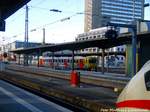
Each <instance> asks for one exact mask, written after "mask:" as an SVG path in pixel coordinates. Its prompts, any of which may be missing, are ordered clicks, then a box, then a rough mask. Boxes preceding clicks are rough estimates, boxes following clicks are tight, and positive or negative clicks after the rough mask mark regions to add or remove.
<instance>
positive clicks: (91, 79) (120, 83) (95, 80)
mask: <svg viewBox="0 0 150 112" xmlns="http://www.w3.org/2000/svg"><path fill="white" fill-rule="evenodd" d="M6 70H11V71H18V72H24V73H29V74H34V75H38V76H42V77H53V78H59V79H65V80H70V73H69V72H59V71H48V70H42V69H38V68H31V67H23V66H18V65H8V66H7V67H6ZM128 81H129V80H128V79H124V78H123V79H118V78H117V77H116V78H112V77H106V76H105V77H104V76H101V77H100V76H99V77H97V76H91V75H82V74H81V75H80V82H81V83H85V84H92V85H95V86H103V87H108V88H113V89H114V88H118V89H119V90H122V89H123V88H124V87H125V85H126V84H127V83H128Z"/></svg>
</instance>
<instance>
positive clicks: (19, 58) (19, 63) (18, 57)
mask: <svg viewBox="0 0 150 112" xmlns="http://www.w3.org/2000/svg"><path fill="white" fill-rule="evenodd" d="M18 64H19V65H20V54H18Z"/></svg>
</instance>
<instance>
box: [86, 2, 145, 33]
mask: <svg viewBox="0 0 150 112" xmlns="http://www.w3.org/2000/svg"><path fill="white" fill-rule="evenodd" d="M143 6H144V0H85V27H84V28H85V29H84V30H85V32H87V31H89V30H90V29H95V28H98V27H102V26H103V24H104V21H106V19H109V20H110V22H112V23H121V24H129V23H131V22H132V21H133V19H143V18H144V17H143V16H144V9H143Z"/></svg>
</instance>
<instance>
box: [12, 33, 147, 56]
mask: <svg viewBox="0 0 150 112" xmlns="http://www.w3.org/2000/svg"><path fill="white" fill-rule="evenodd" d="M148 36H150V32H146V33H140V34H138V41H139V40H140V39H142V38H147V37H148ZM131 42H132V38H131V34H126V35H122V36H120V37H118V38H117V39H94V40H85V41H78V42H67V43H61V44H55V45H44V46H38V47H32V48H26V49H18V50H14V51H11V52H14V53H16V54H31V53H34V52H40V53H42V52H45V51H51V52H56V51H61V50H80V49H85V48H90V47H98V48H102V49H107V48H111V47H115V46H120V45H124V44H131Z"/></svg>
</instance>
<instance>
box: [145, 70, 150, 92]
mask: <svg viewBox="0 0 150 112" xmlns="http://www.w3.org/2000/svg"><path fill="white" fill-rule="evenodd" d="M145 85H146V89H147V90H148V91H150V71H148V72H146V73H145Z"/></svg>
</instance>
